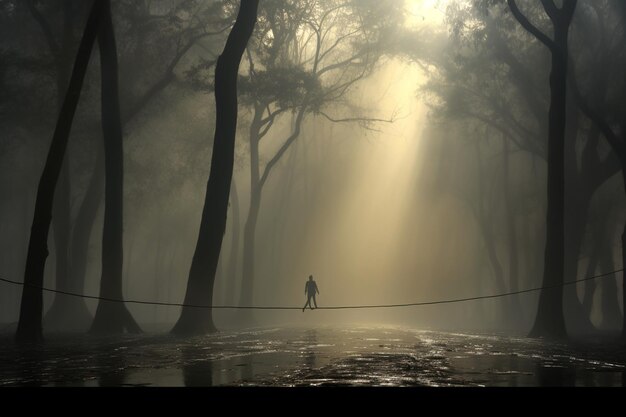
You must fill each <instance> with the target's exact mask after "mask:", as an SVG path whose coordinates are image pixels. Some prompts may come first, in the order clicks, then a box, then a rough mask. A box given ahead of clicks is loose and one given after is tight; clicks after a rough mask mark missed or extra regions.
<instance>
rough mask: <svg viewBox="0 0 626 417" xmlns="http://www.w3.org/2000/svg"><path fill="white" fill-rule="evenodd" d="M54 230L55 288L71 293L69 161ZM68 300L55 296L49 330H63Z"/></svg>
mask: <svg viewBox="0 0 626 417" xmlns="http://www.w3.org/2000/svg"><path fill="white" fill-rule="evenodd" d="M64 159H66V158H64ZM52 230H53V232H54V255H55V258H56V265H55V271H54V274H55V280H56V284H55V288H56V289H57V290H60V291H69V281H70V279H69V278H70V277H69V271H70V268H69V234H70V233H69V232H70V173H69V161H68V160H65V161H64V162H63V165H62V168H61V174H60V177H59V182H58V186H57V190H56V193H55V195H54V202H53V205H52ZM67 298H68V297H67V296H64V295H59V294H55V295H54V299H53V301H52V305H51V306H50V309H48V311H47V312H46V315H45V318H44V322H45V324H46V326H47V328H48V329H49V330H63V327H64V326H63V320H62V315H63V313H62V310H63V304H64V303H65V302H66V301H67ZM48 325H49V326H48Z"/></svg>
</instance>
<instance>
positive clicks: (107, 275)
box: [91, 0, 141, 333]
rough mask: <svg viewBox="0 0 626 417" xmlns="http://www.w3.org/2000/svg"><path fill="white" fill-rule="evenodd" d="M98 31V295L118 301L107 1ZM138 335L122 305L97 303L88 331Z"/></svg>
mask: <svg viewBox="0 0 626 417" xmlns="http://www.w3.org/2000/svg"><path fill="white" fill-rule="evenodd" d="M104 4H105V5H104V8H103V14H102V22H101V24H100V31H99V32H98V45H99V47H100V67H101V75H100V76H101V79H102V91H101V94H102V132H103V137H104V172H105V174H104V176H105V186H104V229H103V233H102V278H101V280H100V296H101V297H105V298H114V299H118V300H121V299H122V298H123V296H122V265H123V255H124V252H123V239H122V238H123V203H124V201H123V200H124V199H123V197H124V152H123V138H122V121H121V117H120V100H119V81H118V64H117V46H116V42H115V32H114V28H113V19H112V17H111V1H110V0H104ZM124 330H127V331H129V332H132V333H139V332H141V329H140V328H139V325H137V323H136V322H135V320H134V319H133V317H132V315H131V314H130V312H129V311H128V309H127V308H126V306H125V305H124V304H122V303H112V302H108V301H102V300H100V301H99V303H98V308H97V310H96V315H95V317H94V320H93V323H92V325H91V331H92V332H96V333H121V332H123V331H124Z"/></svg>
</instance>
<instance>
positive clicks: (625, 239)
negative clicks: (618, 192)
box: [621, 168, 626, 339]
mask: <svg viewBox="0 0 626 417" xmlns="http://www.w3.org/2000/svg"><path fill="white" fill-rule="evenodd" d="M622 170H624V169H623V168H622ZM624 171H625V172H626V170H624ZM624 177H625V178H624V185H625V186H626V174H624ZM625 268H626V223H624V230H623V231H622V272H621V274H622V339H626V282H625V281H626V271H625V270H624V269H625Z"/></svg>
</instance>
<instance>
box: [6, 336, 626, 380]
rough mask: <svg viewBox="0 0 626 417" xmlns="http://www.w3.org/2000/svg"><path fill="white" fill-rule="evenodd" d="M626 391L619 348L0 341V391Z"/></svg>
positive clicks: (515, 341)
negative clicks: (374, 388) (197, 388)
mask: <svg viewBox="0 0 626 417" xmlns="http://www.w3.org/2000/svg"><path fill="white" fill-rule="evenodd" d="M25 385H41V386H218V385H226V386H625V385H626V350H625V349H624V346H623V345H619V344H611V343H605V342H601V341H596V342H591V341H589V342H584V343H582V342H580V343H567V344H565V343H563V344H558V343H548V342H546V341H542V340H537V339H527V338H514V337H505V336H495V335H479V334H463V333H450V332H436V331H421V330H415V329H411V328H407V327H397V326H375V327H371V326H362V325H360V326H345V325H344V326H324V327H319V328H299V327H280V328H258V329H247V330H238V331H235V330H228V331H222V332H219V333H217V334H212V335H208V336H203V337H196V338H189V339H179V338H175V337H173V336H169V335H154V334H144V335H140V336H131V335H125V336H122V337H115V338H101V337H93V336H87V335H79V336H78V335H66V334H51V335H47V337H46V343H45V344H44V345H42V346H39V347H35V346H33V347H28V348H25V347H21V348H18V347H17V346H16V345H15V344H14V343H13V341H12V335H11V334H9V333H5V334H2V335H0V387H1V386H25Z"/></svg>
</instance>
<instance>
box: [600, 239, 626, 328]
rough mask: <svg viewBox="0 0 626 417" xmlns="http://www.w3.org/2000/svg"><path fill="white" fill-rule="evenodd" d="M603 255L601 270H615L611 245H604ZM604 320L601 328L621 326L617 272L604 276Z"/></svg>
mask: <svg viewBox="0 0 626 417" xmlns="http://www.w3.org/2000/svg"><path fill="white" fill-rule="evenodd" d="M603 246H604V250H603V251H602V257H601V258H600V271H601V273H603V274H608V273H610V272H612V271H615V262H614V261H613V250H612V248H611V247H610V245H606V244H605V245H603ZM601 282H602V284H601V288H602V298H601V300H602V321H601V322H600V328H601V329H603V330H610V331H615V330H618V329H619V327H620V324H621V323H620V322H621V321H622V317H621V313H620V311H619V301H618V293H617V282H616V281H615V274H611V275H609V276H606V277H603V278H602V281H601Z"/></svg>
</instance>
